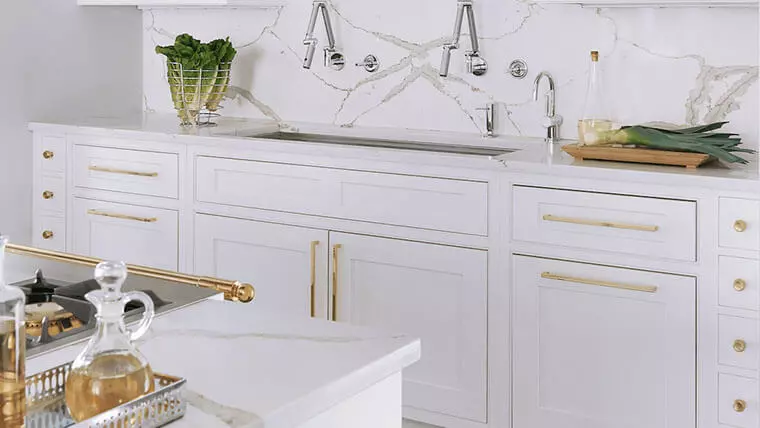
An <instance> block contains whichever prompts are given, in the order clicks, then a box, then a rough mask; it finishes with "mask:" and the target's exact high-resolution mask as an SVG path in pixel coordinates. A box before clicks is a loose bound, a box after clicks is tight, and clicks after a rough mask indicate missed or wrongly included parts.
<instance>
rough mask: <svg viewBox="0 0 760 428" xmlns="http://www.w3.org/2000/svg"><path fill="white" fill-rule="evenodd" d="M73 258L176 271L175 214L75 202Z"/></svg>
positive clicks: (85, 201) (163, 211)
mask: <svg viewBox="0 0 760 428" xmlns="http://www.w3.org/2000/svg"><path fill="white" fill-rule="evenodd" d="M70 235H71V236H70V239H71V241H70V242H71V244H72V247H71V251H72V252H73V253H74V254H81V255H85V256H92V257H97V258H100V259H108V260H122V261H125V262H127V263H132V264H137V265H144V266H152V267H157V268H160V269H168V270H177V260H178V258H179V257H178V250H179V249H178V242H177V237H178V229H177V212H176V211H172V210H165V209H159V208H150V207H143V206H138V205H128V204H117V203H114V202H103V201H95V200H91V199H82V198H74V203H73V212H72V230H71V234H70Z"/></svg>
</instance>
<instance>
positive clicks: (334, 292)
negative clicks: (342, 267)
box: [332, 244, 343, 321]
mask: <svg viewBox="0 0 760 428" xmlns="http://www.w3.org/2000/svg"><path fill="white" fill-rule="evenodd" d="M341 248H343V245H341V244H335V245H333V251H332V258H333V269H332V280H333V289H332V307H333V312H332V320H333V321H338V250H340V249H341Z"/></svg>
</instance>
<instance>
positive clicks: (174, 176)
mask: <svg viewBox="0 0 760 428" xmlns="http://www.w3.org/2000/svg"><path fill="white" fill-rule="evenodd" d="M73 158H74V186H76V187H83V188H89V189H100V190H112V191H116V192H125V193H134V194H138V195H148V196H161V197H165V198H174V199H176V198H177V195H178V179H179V178H178V167H179V156H178V155H177V154H173V153H156V152H143V151H139V150H125V149H115V148H110V147H93V146H85V145H75V146H74V149H73Z"/></svg>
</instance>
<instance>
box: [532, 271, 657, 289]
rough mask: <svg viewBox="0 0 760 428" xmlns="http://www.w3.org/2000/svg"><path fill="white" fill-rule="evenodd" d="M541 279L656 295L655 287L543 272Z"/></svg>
mask: <svg viewBox="0 0 760 428" xmlns="http://www.w3.org/2000/svg"><path fill="white" fill-rule="evenodd" d="M541 278H545V279H553V280H555V281H567V282H577V283H578V284H587V285H598V286H600V287H610V288H619V289H622V290H630V291H642V292H645V293H656V292H657V286H654V285H628V284H620V283H617V282H607V281H597V280H595V279H585V278H577V277H573V276H565V275H556V274H553V273H551V272H544V273H542V274H541Z"/></svg>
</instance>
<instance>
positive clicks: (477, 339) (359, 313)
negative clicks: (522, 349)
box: [330, 232, 488, 422]
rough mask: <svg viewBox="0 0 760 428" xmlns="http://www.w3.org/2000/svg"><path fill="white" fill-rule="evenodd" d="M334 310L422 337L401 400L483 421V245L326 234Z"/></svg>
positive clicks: (360, 322)
mask: <svg viewBox="0 0 760 428" xmlns="http://www.w3.org/2000/svg"><path fill="white" fill-rule="evenodd" d="M330 246H331V251H332V256H331V261H330V264H331V272H332V275H331V276H332V284H331V285H332V295H333V296H334V307H333V316H334V318H335V319H336V320H337V321H344V322H350V323H353V324H357V325H366V326H372V327H378V328H382V329H384V330H387V331H398V332H402V333H406V334H410V335H412V336H416V337H420V338H421V339H422V343H423V348H424V351H423V357H422V360H421V361H420V362H418V363H416V364H415V365H413V366H412V367H410V368H409V369H407V370H405V371H404V404H405V405H406V406H410V407H415V408H420V409H425V410H427V411H433V412H439V413H444V414H447V415H452V416H457V417H460V418H465V419H471V420H474V421H481V422H485V420H486V388H487V370H486V357H487V340H486V338H487V328H486V322H487V312H488V311H487V302H486V298H487V271H488V269H487V256H486V254H487V253H486V252H485V251H479V250H472V249H465V248H456V247H447V246H442V245H433V244H424V243H417V242H408V241H400V240H394V239H385V238H377V237H371V236H360V235H351V234H344V233H333V232H331V233H330Z"/></svg>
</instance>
